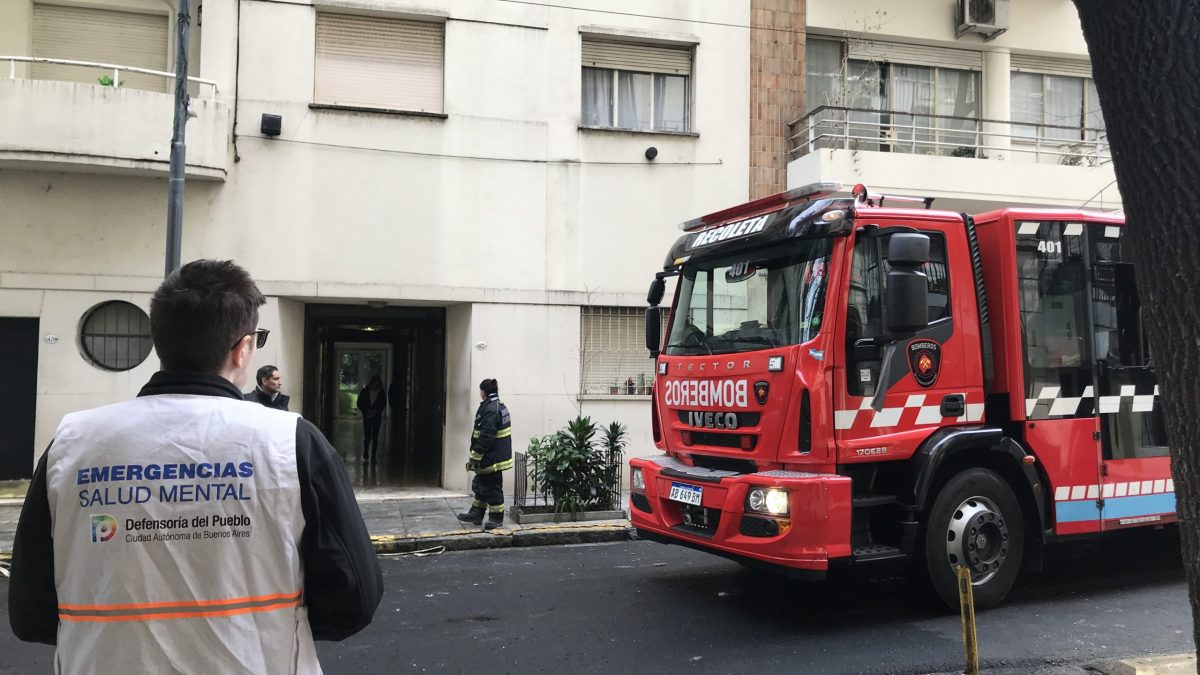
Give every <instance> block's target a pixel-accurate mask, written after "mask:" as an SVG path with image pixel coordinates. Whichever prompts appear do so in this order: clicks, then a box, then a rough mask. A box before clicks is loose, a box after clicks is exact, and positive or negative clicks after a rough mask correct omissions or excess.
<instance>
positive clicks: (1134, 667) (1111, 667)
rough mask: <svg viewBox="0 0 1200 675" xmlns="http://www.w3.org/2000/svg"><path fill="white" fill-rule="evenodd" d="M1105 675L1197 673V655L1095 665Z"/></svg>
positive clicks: (1158, 657)
mask: <svg viewBox="0 0 1200 675" xmlns="http://www.w3.org/2000/svg"><path fill="white" fill-rule="evenodd" d="M1092 669H1093V670H1096V671H1099V672H1100V673H1103V674H1104V675H1183V674H1184V673H1187V674H1189V675H1190V674H1191V673H1195V672H1196V655H1195V654H1169V655H1164V656H1145V657H1140V658H1133V659H1121V660H1119V661H1105V662H1104V663H1098V664H1093V665H1092Z"/></svg>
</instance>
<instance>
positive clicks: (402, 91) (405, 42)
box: [313, 13, 445, 113]
mask: <svg viewBox="0 0 1200 675" xmlns="http://www.w3.org/2000/svg"><path fill="white" fill-rule="evenodd" d="M444 33H445V31H444V26H443V25H442V24H440V23H429V22H422V21H406V20H401V19H384V18H380V17H377V16H356V15H349V14H326V13H321V14H317V49H316V76H315V89H314V92H313V100H314V101H315V102H316V103H319V104H327V105H339V106H350V107H362V108H379V109H384V110H403V111H411V112H426V113H441V112H442V54H443V47H444Z"/></svg>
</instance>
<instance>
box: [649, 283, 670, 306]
mask: <svg viewBox="0 0 1200 675" xmlns="http://www.w3.org/2000/svg"><path fill="white" fill-rule="evenodd" d="M666 290H667V282H665V281H663V280H662V279H659V278H655V279H654V281H651V282H650V291H649V292H648V293H646V304H647V305H657V304H658V303H660V302H662V299H663V293H664V292H666Z"/></svg>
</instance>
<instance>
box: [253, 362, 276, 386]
mask: <svg viewBox="0 0 1200 675" xmlns="http://www.w3.org/2000/svg"><path fill="white" fill-rule="evenodd" d="M277 370H279V369H278V368H276V367H275V366H263V367H262V368H259V369H258V374H257V375H256V376H255V377H254V381H255V382H257V383H259V384H262V381H263V380H265V379H267V378H269V377H271V376H272V375H274V374H275V371H277Z"/></svg>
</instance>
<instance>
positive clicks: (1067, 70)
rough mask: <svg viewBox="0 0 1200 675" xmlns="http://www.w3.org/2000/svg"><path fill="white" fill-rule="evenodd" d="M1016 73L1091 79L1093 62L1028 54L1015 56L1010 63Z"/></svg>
mask: <svg viewBox="0 0 1200 675" xmlns="http://www.w3.org/2000/svg"><path fill="white" fill-rule="evenodd" d="M1010 66H1011V67H1012V69H1013V71H1014V72H1021V73H1044V74H1047V75H1067V76H1069V77H1091V76H1092V62H1091V61H1088V60H1087V59H1056V58H1050V57H1045V56H1030V55H1028V54H1013V55H1012V60H1011V62H1010Z"/></svg>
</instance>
